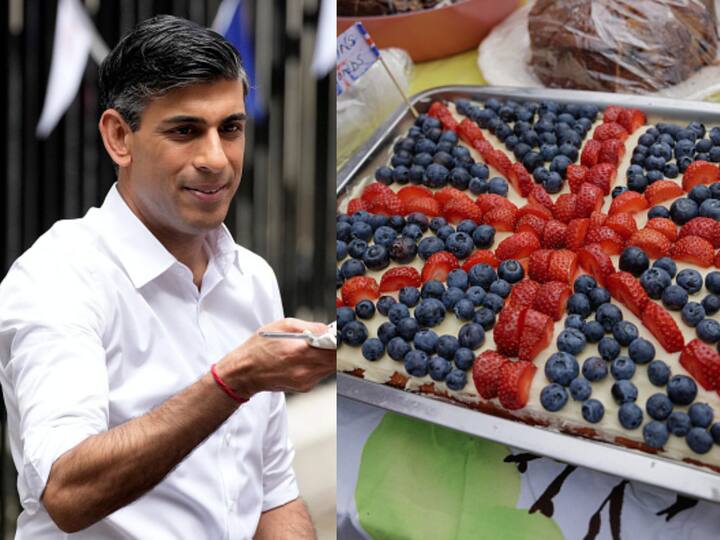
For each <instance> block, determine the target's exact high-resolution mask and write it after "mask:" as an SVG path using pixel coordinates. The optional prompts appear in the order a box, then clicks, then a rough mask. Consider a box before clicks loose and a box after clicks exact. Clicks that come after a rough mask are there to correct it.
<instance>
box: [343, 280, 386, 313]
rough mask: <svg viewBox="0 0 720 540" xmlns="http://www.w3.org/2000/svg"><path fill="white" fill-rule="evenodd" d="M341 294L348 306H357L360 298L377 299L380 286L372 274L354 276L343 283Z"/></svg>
mask: <svg viewBox="0 0 720 540" xmlns="http://www.w3.org/2000/svg"><path fill="white" fill-rule="evenodd" d="M340 294H341V295H342V300H343V303H344V304H345V305H346V306H349V307H355V304H357V303H358V302H359V301H360V300H373V301H374V300H377V299H378V297H379V296H380V288H379V287H378V284H377V281H375V279H374V278H371V277H370V276H354V277H351V278H350V279H348V280H347V281H345V283H343V286H342V289H341V291H340Z"/></svg>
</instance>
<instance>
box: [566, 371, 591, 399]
mask: <svg viewBox="0 0 720 540" xmlns="http://www.w3.org/2000/svg"><path fill="white" fill-rule="evenodd" d="M590 394H592V386H590V383H589V382H588V381H587V379H583V378H581V377H577V378H576V379H573V380H572V382H571V383H570V395H571V396H572V398H573V399H574V400H575V401H585V400H586V399H588V398H589V397H590Z"/></svg>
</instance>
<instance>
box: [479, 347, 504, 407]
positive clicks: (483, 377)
mask: <svg viewBox="0 0 720 540" xmlns="http://www.w3.org/2000/svg"><path fill="white" fill-rule="evenodd" d="M507 362H509V360H508V359H507V358H505V357H504V356H503V355H502V354H500V353H499V352H497V351H483V352H481V353H480V354H479V355H477V357H476V358H475V362H474V363H473V367H472V378H473V382H474V383H475V388H477V391H478V394H480V395H481V396H482V397H484V398H485V399H493V398H496V397H497V395H498V383H499V382H500V368H501V367H502V366H503V365H504V364H505V363H507Z"/></svg>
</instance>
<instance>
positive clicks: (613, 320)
mask: <svg viewBox="0 0 720 540" xmlns="http://www.w3.org/2000/svg"><path fill="white" fill-rule="evenodd" d="M595 320H596V321H597V322H599V323H600V324H602V325H603V328H604V329H605V331H606V332H610V331H611V330H612V329H613V327H614V326H615V325H616V324H617V323H618V322H621V321H622V311H620V308H619V307H617V306H616V305H614V304H610V303H605V304H601V305H600V306H598V308H597V311H596V312H595Z"/></svg>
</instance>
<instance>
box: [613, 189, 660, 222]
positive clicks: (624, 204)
mask: <svg viewBox="0 0 720 540" xmlns="http://www.w3.org/2000/svg"><path fill="white" fill-rule="evenodd" d="M649 207H650V205H649V204H648V202H647V199H646V198H645V197H644V196H643V194H642V193H638V192H637V191H626V192H624V193H621V194H620V195H618V196H617V197H615V198H614V199H613V201H612V203H611V204H610V210H608V215H609V216H612V215H613V214H617V213H619V212H627V213H629V214H636V213H637V212H640V211H642V210H645V209H647V208H649Z"/></svg>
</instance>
